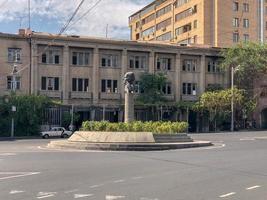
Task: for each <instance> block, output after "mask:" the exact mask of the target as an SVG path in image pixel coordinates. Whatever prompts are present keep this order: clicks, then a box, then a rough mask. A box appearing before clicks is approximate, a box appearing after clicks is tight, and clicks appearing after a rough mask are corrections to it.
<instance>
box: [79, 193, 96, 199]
mask: <svg viewBox="0 0 267 200" xmlns="http://www.w3.org/2000/svg"><path fill="white" fill-rule="evenodd" d="M91 196H94V195H93V194H75V195H74V199H78V198H84V197H91Z"/></svg>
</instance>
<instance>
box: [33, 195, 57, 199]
mask: <svg viewBox="0 0 267 200" xmlns="http://www.w3.org/2000/svg"><path fill="white" fill-rule="evenodd" d="M53 196H55V195H54V194H48V195H45V196H40V197H37V199H44V198H48V197H53Z"/></svg>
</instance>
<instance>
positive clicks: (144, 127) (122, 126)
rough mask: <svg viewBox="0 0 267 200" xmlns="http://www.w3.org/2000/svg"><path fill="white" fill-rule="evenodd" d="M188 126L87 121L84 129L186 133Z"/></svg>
mask: <svg viewBox="0 0 267 200" xmlns="http://www.w3.org/2000/svg"><path fill="white" fill-rule="evenodd" d="M187 128H188V123H186V122H161V121H159V122H152V121H149V122H141V121H135V122H130V123H123V122H119V123H110V122H108V121H85V122H83V124H82V128H81V130H82V131H104V132H153V133H156V134H177V133H184V132H186V130H187Z"/></svg>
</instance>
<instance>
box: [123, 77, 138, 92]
mask: <svg viewBox="0 0 267 200" xmlns="http://www.w3.org/2000/svg"><path fill="white" fill-rule="evenodd" d="M134 82H135V76H134V73H133V72H127V73H126V74H125V75H124V77H123V83H124V91H125V92H126V93H134V89H135V86H134Z"/></svg>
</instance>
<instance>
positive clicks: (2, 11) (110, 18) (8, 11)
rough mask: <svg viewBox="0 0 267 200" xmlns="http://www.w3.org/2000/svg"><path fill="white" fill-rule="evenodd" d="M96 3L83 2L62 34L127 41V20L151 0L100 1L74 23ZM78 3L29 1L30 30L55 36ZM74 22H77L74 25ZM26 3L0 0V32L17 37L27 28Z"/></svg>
mask: <svg viewBox="0 0 267 200" xmlns="http://www.w3.org/2000/svg"><path fill="white" fill-rule="evenodd" d="M98 1H99V0H85V2H84V4H83V5H82V7H81V9H80V10H79V12H78V13H77V15H76V17H75V18H74V19H73V21H72V22H76V23H71V24H70V27H69V29H68V30H67V31H66V34H75V35H84V36H96V37H106V29H107V25H108V37H109V38H116V39H130V29H129V27H128V17H129V16H130V15H132V14H133V13H135V12H136V11H138V10H139V9H141V8H142V7H144V6H145V5H147V4H148V3H151V2H152V1H153V0H102V1H100V3H99V4H97V6H96V7H95V8H94V9H92V10H91V11H90V12H89V13H88V14H87V15H86V16H85V17H83V18H81V19H80V20H78V19H79V18H80V17H81V16H82V15H83V14H84V13H86V12H87V11H88V10H89V9H90V8H91V7H92V6H93V5H95V4H96V3H97V2H98ZM80 2H81V0H31V29H32V30H33V31H37V32H49V33H58V32H59V31H60V29H61V28H62V26H63V25H64V24H65V23H66V22H67V20H68V19H69V18H70V16H71V15H72V13H73V12H74V10H75V9H76V7H77V6H78V5H79V3H80ZM77 20H78V21H77ZM28 21H29V20H28V0H0V32H3V33H17V32H18V29H19V28H27V27H28V26H29V23H28Z"/></svg>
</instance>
